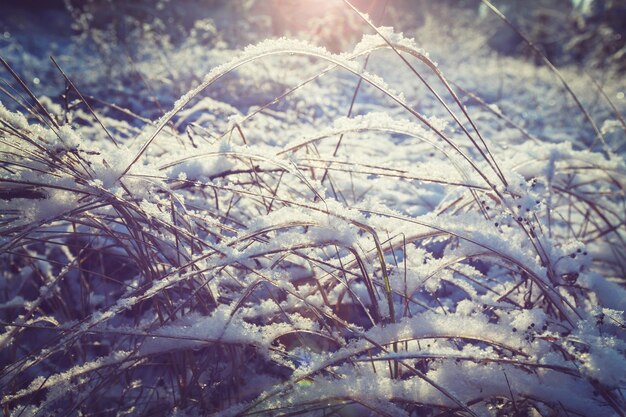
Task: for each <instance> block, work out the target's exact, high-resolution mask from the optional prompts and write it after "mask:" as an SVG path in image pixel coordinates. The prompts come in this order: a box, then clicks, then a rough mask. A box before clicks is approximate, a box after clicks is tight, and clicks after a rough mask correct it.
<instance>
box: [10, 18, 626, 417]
mask: <svg viewBox="0 0 626 417" xmlns="http://www.w3.org/2000/svg"><path fill="white" fill-rule="evenodd" d="M378 32H379V33H377V34H375V35H366V36H364V38H363V40H362V41H361V42H360V43H359V44H358V45H357V46H356V47H355V49H354V50H353V51H351V52H348V53H343V54H333V53H330V52H328V51H327V50H325V49H323V48H319V47H315V46H311V45H309V44H307V43H304V42H301V41H295V40H287V39H280V40H273V41H271V40H270V41H264V42H261V43H259V44H257V45H254V46H250V47H248V48H246V49H245V50H244V51H242V52H241V53H239V54H238V55H237V56H236V57H235V58H233V59H230V60H228V61H227V62H225V63H222V64H221V65H218V66H216V67H214V68H213V70H211V71H209V73H208V74H207V75H206V76H205V78H204V80H203V81H202V82H199V84H198V85H197V86H196V87H195V88H192V89H191V90H190V91H189V93H187V94H185V95H183V96H182V97H180V99H179V100H178V101H177V102H176V103H175V104H174V105H173V106H172V107H171V110H169V111H168V112H166V113H165V114H164V116H162V117H161V118H160V119H159V120H157V121H156V122H151V121H149V120H145V119H134V118H133V119H132V121H129V120H128V119H127V118H121V117H120V116H119V113H116V111H117V112H119V111H120V110H119V109H113V110H111V109H109V111H106V110H105V109H102V111H101V112H102V114H101V115H100V121H101V122H103V124H105V125H107V126H108V127H110V128H111V131H112V132H113V134H114V135H115V139H116V141H115V142H116V143H117V144H116V143H114V142H113V141H111V140H109V139H108V138H107V135H106V134H105V132H104V131H103V130H102V128H101V127H100V125H99V124H97V123H96V122H95V120H94V119H93V118H92V116H91V115H90V114H89V113H87V112H85V111H84V110H82V109H80V108H76V109H74V110H73V111H69V110H68V111H67V113H68V114H67V115H66V117H65V119H63V117H60V116H62V113H63V112H64V111H65V110H63V109H62V108H61V107H59V106H58V105H56V104H55V103H54V102H53V101H52V99H48V98H46V99H43V100H42V103H45V105H47V106H49V107H50V108H51V109H52V110H54V112H53V115H52V116H51V117H55V118H56V119H54V120H55V121H56V122H55V123H57V124H59V125H60V126H59V127H56V126H54V125H53V124H52V123H50V122H49V120H48V119H43V121H42V119H39V121H38V120H37V113H36V112H35V111H33V112H31V113H24V114H20V113H17V112H14V111H11V110H8V109H7V108H6V107H5V106H1V105H0V121H1V125H0V129H1V130H0V131H1V132H2V137H1V138H0V141H1V142H2V150H1V153H2V158H1V159H2V168H3V170H2V172H1V173H0V181H1V186H0V197H1V201H0V215H1V216H2V222H1V223H0V230H2V240H1V241H0V246H1V247H2V256H1V257H0V262H1V264H2V269H1V270H2V275H3V280H2V281H0V290H1V293H2V298H1V299H0V314H1V315H2V323H3V324H2V326H3V328H2V334H1V335H0V344H1V345H2V351H1V353H0V357H1V358H2V364H3V369H2V371H1V373H0V383H1V384H2V387H3V391H2V400H1V402H2V406H3V408H4V409H5V410H7V413H9V415H15V416H17V415H33V416H35V415H51V414H55V413H57V414H58V412H59V410H61V411H62V413H64V414H68V415H95V414H96V413H103V414H106V415H114V414H115V413H116V412H118V411H119V412H120V413H123V414H126V415H188V416H193V415H258V414H262V415H270V414H272V413H274V414H281V413H286V414H289V413H293V414H299V413H300V414H304V415H312V416H313V415H328V414H332V413H340V412H346V413H357V414H359V415H403V416H411V415H424V416H431V415H440V413H442V412H444V413H445V412H450V413H453V412H456V413H457V414H458V415H480V416H483V415H484V416H501V415H504V414H507V413H508V414H507V415H514V414H515V415H544V416H547V415H559V416H561V415H562V416H571V415H588V416H599V415H602V416H611V415H623V414H624V410H625V405H624V402H623V387H624V384H625V383H626V380H625V375H626V358H625V351H626V336H625V333H624V319H625V317H624V309H625V308H626V304H625V302H624V300H625V299H626V290H624V270H625V268H626V262H625V259H626V254H625V252H624V247H625V245H624V239H626V231H625V229H624V227H625V226H624V225H625V224H626V221H625V218H624V212H625V211H624V207H625V202H624V186H625V185H626V166H625V163H624V160H623V158H622V157H621V156H620V155H619V153H601V152H591V151H588V150H584V146H583V145H584V144H586V142H585V140H586V139H584V140H582V141H581V142H580V143H579V142H577V141H576V140H574V139H572V141H571V142H567V143H566V142H563V143H561V141H560V139H562V138H567V137H568V136H567V134H565V133H563V132H559V131H555V130H554V128H551V127H545V129H543V130H540V131H536V132H529V131H527V130H526V129H524V128H523V127H522V126H520V124H519V123H515V122H514V121H513V120H510V119H508V118H507V117H506V114H505V113H506V112H507V111H508V110H509V108H508V107H507V106H509V105H510V103H509V102H508V101H505V102H504V103H499V102H498V103H495V102H490V103H489V104H487V102H484V103H485V104H484V106H478V105H476V106H472V107H471V108H469V107H467V108H466V107H463V108H461V107H459V105H463V104H461V103H460V102H456V100H455V99H454V98H455V96H453V95H451V94H450V95H449V96H446V95H440V96H439V98H437V97H436V96H434V94H433V92H432V91H427V90H428V89H427V88H426V89H425V87H428V86H430V87H433V91H435V90H442V91H448V92H449V90H448V88H451V87H450V86H451V85H452V84H446V78H444V77H443V75H442V73H441V72H439V71H440V70H439V69H438V68H439V67H438V66H436V65H435V64H434V63H433V62H432V61H431V60H430V58H428V56H427V54H426V53H425V52H423V51H422V50H421V49H419V47H418V45H417V44H416V43H415V42H414V41H413V40H411V39H409V38H408V37H405V36H403V35H402V34H399V33H396V32H394V31H393V30H392V29H390V28H378ZM381 36H382V37H384V39H383V38H382V37H381ZM387 42H389V43H390V44H392V45H393V48H395V51H390V49H391V46H390V45H389V44H388V43H387ZM196 46H197V45H196ZM420 46H421V45H420ZM194 50H195V49H194ZM396 52H397V53H402V54H405V56H406V57H407V59H408V60H409V62H411V63H413V64H415V65H416V66H415V68H414V69H415V70H417V71H420V74H422V71H423V75H424V77H425V78H424V79H423V80H417V79H415V76H414V75H411V76H407V74H412V70H411V69H409V68H406V66H405V65H406V64H405V63H403V62H402V61H401V60H399V59H398V57H397V55H396ZM369 53H372V55H371V59H370V62H371V64H370V66H369V67H368V69H367V70H364V69H363V62H362V59H363V58H362V57H363V56H365V55H366V54H369ZM377 58H380V59H377ZM480 58H481V60H482V61H479V62H478V63H472V65H473V66H485V65H487V66H489V67H490V68H491V66H492V65H494V64H493V62H492V61H491V60H490V59H492V58H490V57H488V56H482V57H480ZM269 61H271V62H272V63H273V64H272V63H269V64H268V63H267V62H269ZM413 61H416V62H413ZM264 62H265V63H266V64H263V63H264ZM277 62H278V63H279V64H277ZM419 63H421V64H425V65H422V66H418V65H417V64H419ZM524 68H525V67H524ZM261 69H262V70H263V71H261ZM465 69H467V71H468V72H467V73H472V71H474V70H475V68H474V67H471V68H465ZM402 70H406V71H409V72H408V73H407V72H405V73H402V72H401V71H402ZM252 73H254V77H255V82H257V81H258V82H259V83H263V85H264V86H269V87H268V88H267V89H266V88H265V87H263V88H261V87H260V88H259V89H260V90H262V91H263V93H265V92H267V91H274V92H275V96H270V97H264V98H263V99H262V100H260V101H259V102H250V101H248V102H245V103H234V102H233V103H231V102H229V101H228V100H227V99H228V98H232V97H234V96H236V94H234V93H233V91H232V90H237V89H238V88H243V87H242V86H245V87H246V88H249V87H250V86H249V84H247V83H249V82H250V80H246V79H245V77H244V75H245V74H252ZM284 73H290V76H289V77H288V78H285V77H282V76H281V74H284ZM294 73H297V74H300V73H301V74H306V76H307V77H308V78H299V77H296V76H295V75H294ZM320 74H323V76H320V77H318V75H320ZM464 74H465V73H464ZM446 75H450V76H454V74H446ZM291 77H293V78H291ZM357 77H360V78H362V79H363V80H364V83H363V87H362V91H361V92H360V94H361V95H360V96H359V97H361V99H362V102H357V104H356V106H355V112H354V114H352V115H351V116H350V117H345V115H346V113H347V111H346V108H347V107H348V106H349V105H350V99H351V97H352V95H353V93H354V90H353V89H354V86H355V83H356V79H357ZM305 80H308V81H306V82H304V81H305ZM292 81H293V82H292ZM464 81H465V82H467V83H470V84H471V86H475V85H477V84H480V83H481V81H480V79H478V78H476V79H464ZM220 83H225V84H227V87H224V86H223V85H222V86H220ZM429 83H430V84H429ZM519 83H520V84H521V83H523V81H520V82H519ZM546 83H547V81H546ZM137 88H139V87H137ZM542 88H544V89H547V94H555V93H554V91H553V89H554V87H550V85H549V84H546V85H544V86H543V87H542ZM417 92H420V94H421V95H419V96H416V94H417ZM456 93H457V94H459V95H460V94H461V93H460V92H459V91H456ZM487 93H489V91H487ZM585 94H587V95H585V96H583V99H588V98H589V97H590V96H592V94H591V93H585ZM261 96H263V95H262V94H260V95H259V96H255V97H261ZM276 97H278V99H276ZM440 99H441V100H443V101H445V102H446V105H447V108H446V107H443V105H442V102H441V101H440ZM489 101H492V100H489ZM463 110H466V111H467V115H465V114H464V113H463ZM124 114H125V115H126V116H128V112H126V113H124ZM494 114H495V115H496V116H497V117H495V118H494ZM39 116H40V117H41V115H39ZM553 116H554V115H553ZM72 120H73V121H74V123H72V122H71V121H72ZM470 122H471V123H470ZM555 123H556V121H555ZM472 124H474V126H472ZM601 126H602V127H603V128H602V130H603V132H604V133H606V134H607V135H614V136H619V135H621V136H620V137H621V138H622V139H623V135H624V132H623V131H621V130H619V129H620V127H619V125H618V124H617V122H616V121H615V117H613V116H610V117H606V118H605V120H604V121H603V123H602V124H601ZM479 133H480V134H481V135H480V136H479ZM545 136H548V138H547V139H546V140H545V141H541V140H540V139H538V137H545ZM529 137H532V140H531V139H528V138H529ZM611 140H612V141H613V142H611V143H615V142H616V139H615V138H613V139H611ZM113 409H114V410H113ZM342 410H343V411H342Z"/></svg>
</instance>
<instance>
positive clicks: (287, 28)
mask: <svg viewBox="0 0 626 417" xmlns="http://www.w3.org/2000/svg"><path fill="white" fill-rule="evenodd" d="M353 4H354V5H355V6H357V7H358V8H359V9H360V10H362V11H364V12H366V13H368V14H369V15H370V16H371V18H372V19H373V20H375V21H376V22H377V24H379V25H389V26H394V27H396V28H400V29H401V30H404V31H406V32H410V31H412V30H415V29H417V28H419V27H420V26H422V25H424V24H425V23H426V22H427V21H428V20H436V21H437V22H438V25H440V26H442V27H448V28H450V27H458V26H463V27H479V28H481V29H482V30H483V31H484V32H485V33H487V34H488V46H489V47H491V48H493V49H494V50H495V51H497V52H498V53H502V54H507V55H521V56H527V55H530V52H529V50H528V47H527V46H526V45H525V44H524V42H522V39H521V38H520V37H519V36H518V35H517V34H516V33H515V32H514V31H513V30H511V29H510V28H509V27H508V26H507V25H506V24H504V23H503V22H502V21H500V20H499V19H498V18H496V17H495V16H494V15H493V13H491V12H490V11H488V10H487V8H486V7H485V6H484V5H482V3H481V2H480V0H439V1H431V0H354V1H353ZM493 4H494V5H495V6H496V7H498V8H499V9H500V10H502V11H503V12H504V13H505V15H506V16H507V17H508V18H509V19H510V20H511V21H512V22H513V23H514V24H515V25H516V26H517V27H518V28H519V29H521V30H522V31H523V32H524V33H526V34H527V35H528V36H529V37H530V38H531V39H532V40H533V41H534V42H535V43H536V45H537V46H538V47H539V48H540V49H541V50H542V51H543V52H544V53H545V54H546V55H547V56H548V58H550V59H551V60H552V61H553V62H555V63H557V64H560V65H568V64H583V65H585V66H589V65H591V66H595V67H601V66H612V67H615V68H618V69H619V70H622V71H623V70H624V69H625V68H626V2H625V1H623V0H528V1H520V0H494V1H493ZM0 7H1V8H2V9H3V10H2V13H0V35H2V36H0V38H1V39H2V41H3V42H4V44H5V45H6V43H7V42H10V41H11V40H13V41H18V42H19V43H20V44H21V45H22V47H24V48H25V49H27V50H28V52H29V53H33V54H37V53H42V54H43V53H54V52H55V49H56V48H61V47H63V45H62V43H63V42H64V40H66V39H69V38H74V39H76V38H80V39H82V40H83V41H89V42H91V43H92V45H93V46H94V47H95V48H96V49H98V50H99V52H100V53H103V52H105V50H106V49H107V47H106V44H108V46H111V45H112V44H118V45H125V47H126V48H128V49H129V50H131V52H137V50H138V49H140V47H141V45H142V44H143V45H145V44H149V43H154V44H156V46H158V44H163V45H165V44H169V43H174V44H177V43H180V42H183V41H184V40H185V39H186V38H188V37H190V36H199V35H200V36H203V37H204V38H205V40H206V41H207V45H208V46H215V44H214V43H215V42H217V39H215V38H217V37H218V34H219V37H220V39H219V42H222V43H225V44H227V45H228V46H229V47H233V48H235V47H240V46H242V45H245V44H248V43H250V42H255V41H257V40H259V39H260V38H266V37H271V36H283V35H297V36H300V37H305V38H307V39H309V40H311V41H313V42H316V43H319V44H322V45H324V46H326V47H328V48H329V49H331V50H333V51H335V52H337V51H341V50H345V49H348V48H349V47H350V45H351V44H352V43H354V42H356V40H357V39H359V38H360V33H361V32H362V31H367V29H365V28H364V27H363V22H362V21H361V20H360V19H359V18H358V17H357V16H355V14H354V13H353V12H351V11H349V10H348V8H347V7H346V5H345V4H344V3H343V1H342V0H158V1H153V0H135V1H124V0H81V1H78V0H47V1H37V0H3V1H2V5H1V6H0ZM200 32H201V33H200ZM102 44H105V45H102Z"/></svg>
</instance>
